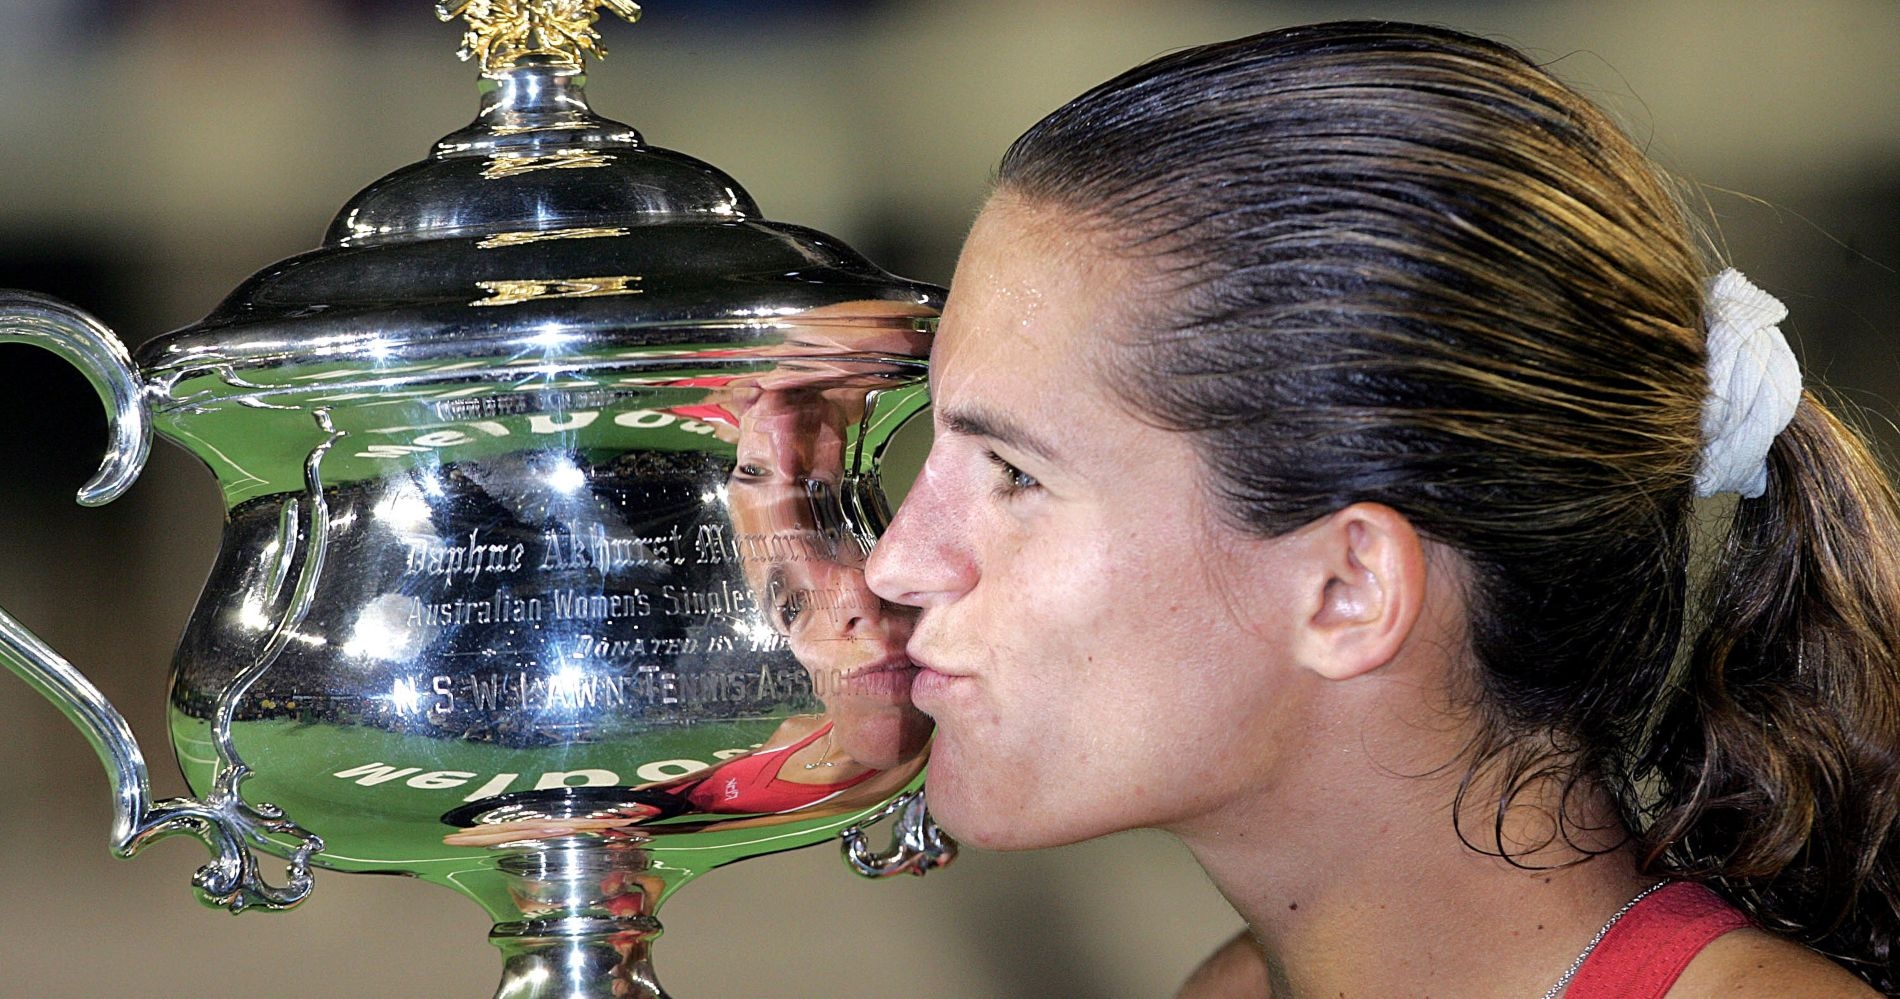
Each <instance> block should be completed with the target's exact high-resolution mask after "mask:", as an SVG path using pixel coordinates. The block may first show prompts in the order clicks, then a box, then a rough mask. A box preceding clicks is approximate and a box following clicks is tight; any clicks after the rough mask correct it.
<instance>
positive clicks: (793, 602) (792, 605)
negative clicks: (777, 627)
mask: <svg viewBox="0 0 1900 999" xmlns="http://www.w3.org/2000/svg"><path fill="white" fill-rule="evenodd" d="M804 612H805V591H804V590H794V591H792V592H791V593H789V594H787V595H786V598H785V600H784V601H783V602H781V603H780V604H779V605H778V619H779V623H780V624H782V625H783V626H784V628H785V630H786V631H787V632H790V631H791V630H792V625H793V624H796V623H797V622H798V616H799V615H800V614H802V613H804Z"/></svg>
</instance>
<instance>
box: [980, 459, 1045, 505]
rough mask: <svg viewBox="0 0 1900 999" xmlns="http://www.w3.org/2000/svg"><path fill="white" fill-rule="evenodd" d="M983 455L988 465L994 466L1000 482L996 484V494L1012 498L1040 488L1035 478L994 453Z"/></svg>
mask: <svg viewBox="0 0 1900 999" xmlns="http://www.w3.org/2000/svg"><path fill="white" fill-rule="evenodd" d="M985 455H986V456H987V457H988V458H989V460H990V463H991V464H993V465H995V466H996V471H997V473H998V477H999V478H1000V479H1001V480H1002V481H1000V482H999V483H998V484H997V492H999V493H1002V494H1003V495H1005V496H1014V495H1017V494H1019V493H1025V492H1028V491H1029V490H1031V489H1035V488H1038V487H1039V486H1041V483H1039V482H1037V481H1036V477H1035V476H1033V475H1030V474H1029V473H1028V472H1025V471H1023V470H1022V469H1020V468H1017V467H1016V466H1015V465H1012V464H1010V463H1009V462H1008V461H1007V460H1005V459H1004V458H1003V457H1002V456H1001V455H999V454H997V453H996V452H994V451H988V452H985Z"/></svg>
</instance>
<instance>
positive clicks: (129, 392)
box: [0, 291, 323, 912]
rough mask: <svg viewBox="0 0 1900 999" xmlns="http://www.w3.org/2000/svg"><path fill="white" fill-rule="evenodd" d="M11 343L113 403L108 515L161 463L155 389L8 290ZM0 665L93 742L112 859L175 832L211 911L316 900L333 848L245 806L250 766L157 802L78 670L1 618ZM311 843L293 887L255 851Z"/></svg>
mask: <svg viewBox="0 0 1900 999" xmlns="http://www.w3.org/2000/svg"><path fill="white" fill-rule="evenodd" d="M0 343H26V344H32V345H33V346H36V347H40V348H43V349H45V350H49V351H51V352H53V353H54V354H57V355H59V356H60V357H62V358H64V359H65V360H66V361H67V362H68V363H70V364H72V365H73V366H74V367H75V368H78V369H79V371H80V372H81V373H82V374H84V375H85V376H86V380H87V381H89V382H91V383H92V387H93V389H94V391H96V392H98V393H99V400H100V401H101V402H102V403H104V404H105V407H106V418H107V423H108V437H109V445H108V448H107V451H106V456H105V460H104V461H102V462H101V463H100V466H99V471H98V473H97V474H95V475H94V476H93V477H92V479H91V480H90V481H88V482H87V483H86V484H85V486H84V487H82V488H81V489H80V490H79V502H80V503H82V504H85V505H86V506H100V505H102V504H105V503H110V502H111V501H113V500H115V499H117V498H118V497H119V496H120V495H122V494H123V493H124V492H125V491H126V490H127V489H128V488H130V487H131V485H132V482H133V481H134V480H135V479H137V478H138V475H139V471H140V470H141V469H143V468H144V467H145V459H146V458H147V457H148V456H149V455H150V454H151V449H152V425H151V420H150V415H149V413H148V411H147V409H146V406H145V396H146V389H145V385H144V383H143V381H142V380H141V379H140V378H139V375H138V372H137V370H136V369H135V368H133V366H132V359H131V356H130V355H129V354H127V353H126V350H125V345H124V344H122V343H120V342H119V340H118V338H117V337H114V336H113V335H112V333H111V332H110V331H109V330H107V329H106V328H105V327H104V326H103V325H101V324H100V323H99V321H98V320H96V319H94V318H92V317H91V316H89V315H87V314H85V313H84V312H81V311H79V310H78V309H75V308H73V307H72V306H69V305H66V304H65V303H63V302H60V301H58V300H56V299H52V298H48V297H46V296H44V295H36V294H33V293H31V292H23V291H0ZM0 662H4V663H5V664H6V666H7V668H9V669H11V670H13V672H15V673H17V674H19V676H20V678H21V679H23V680H25V681H26V682H27V684H28V685H29V686H31V687H32V688H33V689H34V690H37V691H39V692H40V694H41V695H42V696H44V697H45V698H46V699H47V700H49V701H52V702H53V704H54V705H55V706H56V707H58V708H59V710H60V712H61V713H62V714H64V715H65V716H66V718H67V719H68V720H69V721H71V722H72V723H73V725H74V726H76V727H77V728H78V729H79V731H80V732H81V734H83V735H84V736H85V737H86V741H87V742H89V743H91V744H92V748H93V751H94V752H95V753H97V754H98V755H99V761H100V762H101V763H103V764H105V768H106V776H107V779H108V781H110V783H111V787H112V798H113V805H114V814H113V823H112V852H113V853H114V854H115V855H117V856H120V857H130V856H132V855H133V854H135V853H137V852H138V850H139V848H141V847H143V846H144V845H145V844H147V843H149V842H151V841H153V840H156V839H160V838H163V837H165V836H169V835H171V834H173V833H181V832H183V833H191V834H192V835H194V836H197V837H198V839H200V840H201V841H203V842H204V844H205V845H206V846H208V847H210V849H211V852H212V853H213V854H215V855H216V857H215V859H213V860H212V861H211V862H210V863H208V864H206V865H205V866H203V867H201V868H199V870H198V873H197V874H196V876H194V877H193V879H192V883H193V884H194V885H196V886H197V888H198V891H199V894H200V897H201V898H203V899H204V900H205V901H206V902H207V903H208V904H214V905H219V906H222V907H224V908H228V909H230V910H231V911H233V912H238V911H241V910H243V909H245V908H246V907H249V906H252V905H256V906H259V907H261V908H266V909H284V908H289V907H290V906H292V905H295V904H297V903H298V902H300V901H302V900H303V898H304V896H306V895H308V894H309V893H310V886H311V878H310V872H309V860H310V856H311V854H312V853H314V852H316V851H318V850H321V849H322V848H323V844H322V841H321V840H319V839H317V838H316V837H314V836H310V835H308V834H306V833H303V832H302V831H301V830H299V829H297V828H296V827H295V826H294V825H293V824H291V823H289V822H288V821H286V820H285V819H284V818H283V815H282V813H281V812H278V811H277V810H276V809H275V808H272V807H271V806H269V805H263V806H258V807H256V808H253V807H251V806H249V805H247V804H245V803H244V801H243V800H242V798H240V797H239V796H238V788H237V785H238V784H239V783H240V782H241V781H242V780H243V779H244V777H245V776H246V774H247V771H245V770H244V769H243V768H242V767H241V766H239V767H234V768H227V769H225V770H224V771H223V772H221V773H220V774H219V775H218V778H217V781H216V782H215V783H216V786H215V788H214V790H213V793H212V794H210V795H209V796H207V799H206V800H204V801H195V800H191V799H184V798H168V799H166V800H164V801H160V802H157V803H156V804H154V803H153V802H152V789H151V779H150V774H149V771H148V770H147V769H146V766H145V755H144V753H142V752H141V751H140V750H139V746H138V742H137V740H136V739H135V738H134V737H133V735H132V728H131V726H130V725H127V724H126V721H125V716H123V715H121V714H120V713H119V711H118V709H116V708H114V707H113V706H112V705H111V703H110V702H108V701H107V700H106V698H105V695H104V694H102V693H100V692H99V688H98V687H96V686H94V685H93V683H92V681H90V680H88V679H86V677H85V676H84V675H83V674H81V673H80V672H79V671H78V670H77V669H75V668H74V667H73V665H72V664H71V663H69V662H67V661H66V659H65V658H64V657H62V656H61V655H60V654H59V653H57V652H54V651H53V649H52V647H51V646H48V645H47V644H46V643H45V642H44V641H41V640H40V638H39V636H37V635H35V634H33V633H32V632H31V631H29V630H27V628H26V627H25V626H23V625H21V624H20V622H19V621H17V620H15V619H14V618H13V617H12V616H11V615H9V614H7V613H6V612H5V611H4V610H0ZM273 834H276V835H288V836H292V837H295V838H298V839H301V840H302V842H301V845H300V846H298V847H297V848H296V849H295V850H294V851H292V853H291V862H290V868H289V873H288V881H287V883H286V884H285V885H284V886H283V887H281V888H280V887H276V886H273V885H270V884H267V883H265V882H264V880H263V878H262V877H260V876H259V874H258V871H257V861H256V858H255V857H254V856H253V855H252V854H251V852H250V849H249V843H259V844H263V843H268V842H271V840H270V838H269V837H270V836H271V835H273Z"/></svg>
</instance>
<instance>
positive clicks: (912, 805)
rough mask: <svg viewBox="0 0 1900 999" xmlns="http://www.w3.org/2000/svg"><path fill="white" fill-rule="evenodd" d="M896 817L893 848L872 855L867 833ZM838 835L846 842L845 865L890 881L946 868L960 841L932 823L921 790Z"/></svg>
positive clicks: (894, 799) (953, 858)
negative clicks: (907, 875)
mask: <svg viewBox="0 0 1900 999" xmlns="http://www.w3.org/2000/svg"><path fill="white" fill-rule="evenodd" d="M893 814H895V815H896V816H897V822H896V824H895V825H894V826H893V827H892V829H891V848H890V849H889V850H887V851H885V852H883V853H872V852H871V848H870V847H869V846H867V845H866V844H865V842H864V831H865V829H866V828H867V827H868V826H870V825H871V824H872V823H875V822H878V821H880V820H882V819H884V818H885V817H887V816H890V815H893ZM839 835H840V836H841V837H842V838H843V840H844V843H843V847H844V859H845V863H847V864H850V865H851V869H852V870H854V871H856V872H857V873H859V874H861V875H863V876H864V877H867V878H888V877H891V876H893V875H897V874H916V875H920V876H921V875H924V874H928V873H930V872H931V871H934V870H936V869H937V868H939V867H947V866H949V864H950V862H951V861H953V860H955V859H957V841H956V840H953V839H951V838H950V837H949V836H946V835H944V832H943V830H941V829H939V828H937V824H936V823H935V822H933V821H931V818H930V809H929V807H928V805H926V803H925V802H924V790H923V789H922V788H918V789H917V790H915V791H912V792H910V793H908V794H902V795H899V796H897V797H896V798H893V799H891V803H890V804H888V805H885V806H884V808H883V809H882V810H880V811H879V812H877V814H875V815H871V816H868V817H867V818H865V819H864V820H863V821H862V822H859V823H858V824H856V825H854V826H852V827H850V828H849V829H846V830H845V831H844V832H842V833H840V834H839Z"/></svg>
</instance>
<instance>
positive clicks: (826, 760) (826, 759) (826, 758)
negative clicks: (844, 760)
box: [804, 732, 838, 770]
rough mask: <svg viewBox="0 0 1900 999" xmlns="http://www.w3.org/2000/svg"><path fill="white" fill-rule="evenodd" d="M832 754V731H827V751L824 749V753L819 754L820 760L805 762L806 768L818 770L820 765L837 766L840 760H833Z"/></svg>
mask: <svg viewBox="0 0 1900 999" xmlns="http://www.w3.org/2000/svg"><path fill="white" fill-rule="evenodd" d="M830 756H831V733H830V732H826V733H825V751H824V752H822V753H819V754H818V762H816V763H807V764H805V765H804V766H805V769H807V770H816V769H818V768H819V767H835V766H837V765H838V761H836V760H833V759H830Z"/></svg>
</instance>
